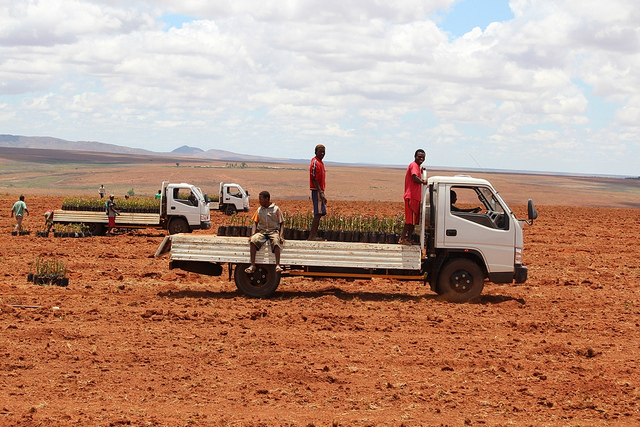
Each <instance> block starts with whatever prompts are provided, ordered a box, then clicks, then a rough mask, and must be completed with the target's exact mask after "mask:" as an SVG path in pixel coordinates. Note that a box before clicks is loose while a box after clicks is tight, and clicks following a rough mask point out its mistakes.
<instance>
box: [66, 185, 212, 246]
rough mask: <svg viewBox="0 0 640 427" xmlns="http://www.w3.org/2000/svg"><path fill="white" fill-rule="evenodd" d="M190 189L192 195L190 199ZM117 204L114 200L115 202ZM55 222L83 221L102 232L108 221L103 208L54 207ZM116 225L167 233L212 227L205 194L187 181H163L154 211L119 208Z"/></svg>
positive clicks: (188, 231)
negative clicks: (162, 230) (143, 211)
mask: <svg viewBox="0 0 640 427" xmlns="http://www.w3.org/2000/svg"><path fill="white" fill-rule="evenodd" d="M190 193H192V194H193V196H194V197H195V198H192V200H189V199H188V198H187V196H188V195H189V194H190ZM116 205H117V204H116ZM53 222H54V224H85V225H87V226H88V227H89V231H90V232H91V233H92V234H93V235H98V236H99V235H104V233H105V232H106V229H107V224H108V223H109V218H108V217H107V214H106V211H105V210H103V211H97V212H95V211H94V212H92V211H78V210H63V209H56V210H55V211H53ZM116 227H117V228H162V229H165V230H168V231H169V233H170V234H177V233H190V232H191V231H192V230H195V229H204V230H206V229H209V228H211V212H210V208H209V201H208V197H207V195H206V194H202V191H201V190H200V188H198V187H196V186H194V185H191V184H187V183H180V184H172V183H168V182H163V183H162V190H161V197H160V207H159V210H158V212H156V213H141V212H122V213H121V214H120V215H117V216H116Z"/></svg>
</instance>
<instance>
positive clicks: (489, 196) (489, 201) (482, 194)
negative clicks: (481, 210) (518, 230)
mask: <svg viewBox="0 0 640 427" xmlns="http://www.w3.org/2000/svg"><path fill="white" fill-rule="evenodd" d="M476 193H477V194H478V199H480V201H481V202H482V203H483V204H484V206H485V208H486V209H487V210H488V211H493V212H498V213H504V208H503V207H502V205H501V204H500V202H499V201H498V199H497V198H496V197H495V195H494V194H493V192H492V191H491V190H490V189H488V188H484V187H478V188H476Z"/></svg>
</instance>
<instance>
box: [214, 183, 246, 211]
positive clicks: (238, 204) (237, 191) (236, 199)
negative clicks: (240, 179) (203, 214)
mask: <svg viewBox="0 0 640 427" xmlns="http://www.w3.org/2000/svg"><path fill="white" fill-rule="evenodd" d="M209 206H210V208H211V210H214V211H222V212H223V213H224V214H226V215H233V214H234V213H236V212H249V192H248V191H245V190H244V188H242V187H241V186H240V184H236V183H233V182H221V183H220V189H219V191H218V200H217V201H213V200H211V201H210V203H209Z"/></svg>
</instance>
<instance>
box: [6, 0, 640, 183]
mask: <svg viewBox="0 0 640 427" xmlns="http://www.w3.org/2000/svg"><path fill="white" fill-rule="evenodd" d="M639 23H640V2H639V1H638V0H580V1H576V0H510V1H507V0H306V1H302V0H215V1H211V0H181V1H175V0H122V1H121V0H0V133H3V134H14V135H26V136H52V137H57V138H63V139H68V140H73V141H78V140H90V141H100V142H106V143H112V144H118V145H126V146H130V147H137V148H145V149H150V150H153V151H171V150H173V149H175V148H177V147H179V146H181V145H185V144H186V145H190V146H194V147H199V148H202V149H203V150H208V149H212V148H215V149H223V150H229V151H234V152H238V153H243V154H256V155H262V156H273V157H287V158H310V157H311V156H312V155H313V147H314V146H315V145H316V144H319V143H321V144H325V145H326V147H327V157H326V160H327V161H341V162H367V163H376V164H399V165H406V164H408V163H409V162H410V161H411V160H412V159H413V152H414V151H415V149H416V148H424V149H425V150H426V151H427V162H426V163H427V165H431V166H445V167H460V168H465V167H471V168H478V167H480V168H484V169H489V168H491V169H515V170H534V171H551V172H569V173H587V174H591V173H593V174H614V175H633V176H638V175H640V169H639V168H638V164H639V159H640V94H639V89H640V24H639Z"/></svg>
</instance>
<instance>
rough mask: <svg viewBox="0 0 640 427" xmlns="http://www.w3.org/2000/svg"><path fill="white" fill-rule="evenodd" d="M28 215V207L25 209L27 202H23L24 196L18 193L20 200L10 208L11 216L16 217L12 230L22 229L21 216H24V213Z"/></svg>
mask: <svg viewBox="0 0 640 427" xmlns="http://www.w3.org/2000/svg"><path fill="white" fill-rule="evenodd" d="M25 212H26V213H27V215H29V209H27V204H26V203H25V202H24V196H23V195H22V194H21V195H20V200H18V201H17V202H15V203H14V204H13V207H12V208H11V218H13V217H14V216H15V217H16V227H15V228H14V231H20V230H22V218H23V217H24V213H25Z"/></svg>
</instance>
